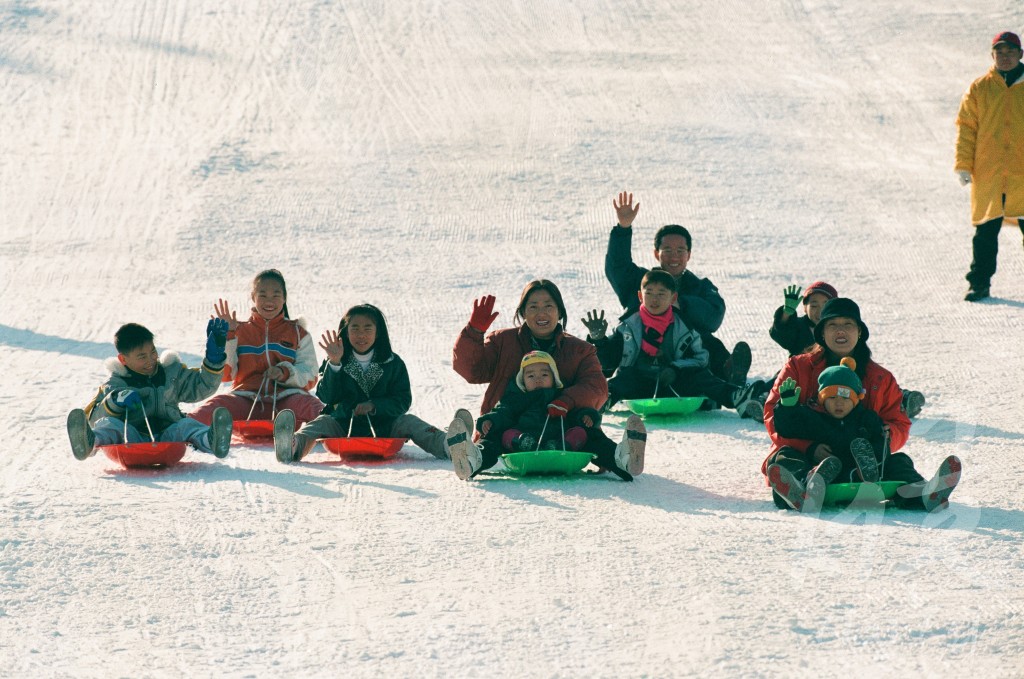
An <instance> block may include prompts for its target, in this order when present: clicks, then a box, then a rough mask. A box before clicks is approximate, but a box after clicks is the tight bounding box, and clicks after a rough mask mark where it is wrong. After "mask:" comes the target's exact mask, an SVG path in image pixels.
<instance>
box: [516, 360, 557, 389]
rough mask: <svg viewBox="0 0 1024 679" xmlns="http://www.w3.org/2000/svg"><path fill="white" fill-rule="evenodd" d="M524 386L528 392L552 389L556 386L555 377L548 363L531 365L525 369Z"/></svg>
mask: <svg viewBox="0 0 1024 679" xmlns="http://www.w3.org/2000/svg"><path fill="white" fill-rule="evenodd" d="M523 386H524V387H526V391H533V390H535V389H550V388H552V387H553V386H555V375H554V373H552V372H551V366H549V365H547V364H546V363H531V364H530V365H528V366H526V367H525V368H523Z"/></svg>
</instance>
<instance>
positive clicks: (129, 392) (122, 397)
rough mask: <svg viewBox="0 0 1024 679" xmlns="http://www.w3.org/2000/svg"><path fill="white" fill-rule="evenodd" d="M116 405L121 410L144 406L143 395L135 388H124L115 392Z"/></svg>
mask: <svg viewBox="0 0 1024 679" xmlns="http://www.w3.org/2000/svg"><path fill="white" fill-rule="evenodd" d="M113 400H114V405H115V406H117V407H118V408H120V409H121V410H131V409H132V408H141V407H142V397H141V396H139V392H137V391H135V390H134V389H122V390H121V391H119V392H117V393H115V394H114V399H113Z"/></svg>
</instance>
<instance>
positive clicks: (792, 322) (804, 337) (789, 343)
mask: <svg viewBox="0 0 1024 679" xmlns="http://www.w3.org/2000/svg"><path fill="white" fill-rule="evenodd" d="M785 308H786V307H784V306H780V307H779V308H778V309H776V310H775V318H774V320H773V321H772V327H771V329H770V330H768V334H769V335H770V336H771V338H772V339H773V340H775V342H776V344H778V345H779V346H780V347H782V348H783V349H785V350H786V351H788V352H789V355H790V356H796V355H797V354H803V353H805V352H808V351H810V350H811V349H812V348H814V344H815V342H814V326H813V325H811V319H809V318H807V316H797V315H796V314H792V315H791V316H790V317H789V319H788V320H786V321H783V320H782V312H783V311H784V310H785Z"/></svg>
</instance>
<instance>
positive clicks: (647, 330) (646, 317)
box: [640, 306, 674, 356]
mask: <svg viewBox="0 0 1024 679" xmlns="http://www.w3.org/2000/svg"><path fill="white" fill-rule="evenodd" d="M673 318H674V316H673V315H672V307H669V308H668V311H666V312H665V313H663V314H662V315H660V316H655V315H654V314H652V313H651V312H649V311H648V310H647V307H644V306H641V307H640V322H641V323H642V324H643V326H644V334H643V337H642V338H641V340H640V348H641V349H642V350H643V352H644V353H645V354H648V355H650V356H657V355H658V347H660V346H661V341H662V340H663V339H665V331H666V330H668V327H669V326H670V325H672V319H673Z"/></svg>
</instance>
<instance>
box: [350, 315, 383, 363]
mask: <svg viewBox="0 0 1024 679" xmlns="http://www.w3.org/2000/svg"><path fill="white" fill-rule="evenodd" d="M347 331H348V341H349V344H351V345H352V349H353V350H354V351H355V352H356V353H357V354H365V353H366V352H368V351H369V350H370V349H372V348H373V343H374V342H376V341H377V324H376V323H374V322H373V319H372V318H370V317H369V316H363V315H362V314H356V315H354V316H352V318H351V319H349V322H348V328H347Z"/></svg>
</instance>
